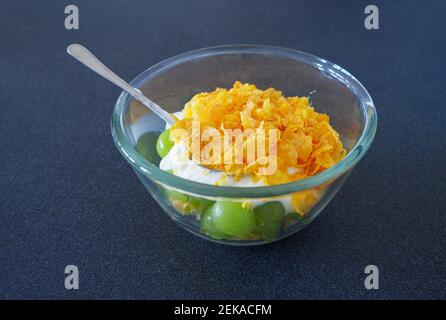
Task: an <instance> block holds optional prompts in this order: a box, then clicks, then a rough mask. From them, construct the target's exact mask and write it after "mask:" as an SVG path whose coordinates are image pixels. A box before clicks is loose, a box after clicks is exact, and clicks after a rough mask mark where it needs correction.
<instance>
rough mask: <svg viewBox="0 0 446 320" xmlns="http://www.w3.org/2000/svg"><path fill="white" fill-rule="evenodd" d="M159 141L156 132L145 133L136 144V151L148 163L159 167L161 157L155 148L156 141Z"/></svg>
mask: <svg viewBox="0 0 446 320" xmlns="http://www.w3.org/2000/svg"><path fill="white" fill-rule="evenodd" d="M157 139H158V134H157V133H155V132H147V133H144V134H143V135H142V136H141V137H139V139H138V141H137V142H136V147H135V148H136V151H137V152H138V153H139V154H140V155H141V156H142V157H143V158H144V159H146V160H147V161H149V162H151V163H153V164H155V165H158V164H159V162H160V160H161V159H160V157H159V156H158V154H157V153H156V152H155V150H154V146H155V145H156V141H157Z"/></svg>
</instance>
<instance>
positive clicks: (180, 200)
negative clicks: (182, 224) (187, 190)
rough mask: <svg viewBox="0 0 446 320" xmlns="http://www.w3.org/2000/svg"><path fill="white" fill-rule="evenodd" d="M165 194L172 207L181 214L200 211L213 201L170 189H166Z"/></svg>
mask: <svg viewBox="0 0 446 320" xmlns="http://www.w3.org/2000/svg"><path fill="white" fill-rule="evenodd" d="M166 194H167V197H168V199H169V201H170V202H171V203H172V205H173V207H174V208H175V209H176V210H178V211H179V212H181V213H183V214H193V213H201V212H203V211H204V209H206V208H207V207H208V206H210V205H211V204H213V203H214V201H211V200H208V199H203V198H196V197H192V196H189V195H187V194H184V193H181V192H179V191H176V190H172V189H170V190H169V189H166Z"/></svg>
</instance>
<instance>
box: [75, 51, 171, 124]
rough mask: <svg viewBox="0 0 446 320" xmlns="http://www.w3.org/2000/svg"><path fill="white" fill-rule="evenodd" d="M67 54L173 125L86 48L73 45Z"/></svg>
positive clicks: (168, 118)
mask: <svg viewBox="0 0 446 320" xmlns="http://www.w3.org/2000/svg"><path fill="white" fill-rule="evenodd" d="M67 52H68V54H69V55H71V56H72V57H74V58H75V59H77V60H79V61H80V62H82V63H83V64H84V65H86V66H87V67H88V68H90V69H91V70H93V71H94V72H96V73H97V74H99V75H101V76H103V77H104V78H105V79H107V80H109V81H111V82H113V83H114V84H115V85H117V86H118V87H120V88H121V89H123V90H124V91H127V92H128V93H129V94H130V95H131V96H132V97H133V98H135V99H136V100H138V101H139V102H141V103H142V104H143V105H145V106H146V107H147V108H149V109H150V110H152V111H153V112H154V113H155V114H156V115H158V116H159V117H160V118H161V119H163V120H164V121H165V122H167V123H168V124H170V125H172V124H174V123H175V119H174V118H173V117H172V116H171V115H170V113H168V112H167V111H165V110H164V109H163V108H161V107H160V106H159V105H157V104H156V103H155V102H153V101H152V100H150V99H149V98H147V97H146V96H145V95H144V94H143V93H142V92H141V91H140V90H139V89H137V88H135V87H132V86H131V85H130V84H128V83H127V82H125V81H124V80H123V79H122V78H120V77H119V76H117V75H116V74H115V73H114V72H113V71H111V70H110V69H109V68H108V67H107V66H106V65H104V64H103V63H102V62H101V61H99V59H98V58H96V57H95V56H94V55H93V54H92V53H91V52H90V51H88V49H87V48H85V47H84V46H81V45H80V44H77V43H73V44H70V45H69V46H68V47H67Z"/></svg>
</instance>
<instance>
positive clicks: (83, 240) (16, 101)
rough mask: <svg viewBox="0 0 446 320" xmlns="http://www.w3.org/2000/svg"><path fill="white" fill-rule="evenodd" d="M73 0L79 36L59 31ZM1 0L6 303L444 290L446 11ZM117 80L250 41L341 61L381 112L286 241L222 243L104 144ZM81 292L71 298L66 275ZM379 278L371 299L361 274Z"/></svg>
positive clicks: (0, 247) (1, 287)
mask: <svg viewBox="0 0 446 320" xmlns="http://www.w3.org/2000/svg"><path fill="white" fill-rule="evenodd" d="M71 3H74V4H77V5H78V7H79V10H80V29H79V30H73V31H68V30H65V29H64V19H65V14H64V8H65V6H66V5H68V4H71ZM368 3H369V1H328V0H327V1H315V0H311V1H266V0H261V1H254V0H249V1H238V0H237V1H235V0H227V1H198V0H196V1H195V0H194V1H143V0H138V1H137V0H133V1H118V0H113V1H111V0H110V1H99V0H96V1H86V0H85V1H80V0H79V1H55V0H54V1H48V0H47V1H32V2H30V1H23V0H21V1H16V0H14V1H13V0H7V1H1V2H0V105H1V107H0V137H1V144H0V146H1V152H0V215H1V216H0V218H1V221H0V298H68V299H70V298H149V299H165V298H187V299H189V298H210V299H214V298H222V299H226V298H366V299H369V298H446V268H445V258H446V232H445V230H446V214H445V213H446V212H445V205H446V201H445V196H446V194H445V181H446V174H445V165H446V160H445V159H446V152H445V148H446V143H445V137H444V132H445V131H444V130H445V128H444V125H445V120H446V116H445V93H446V89H445V88H446V84H445V81H444V77H445V72H446V70H445V58H446V56H445V52H446V28H445V21H446V19H445V18H446V2H445V1H373V3H374V4H377V5H378V7H379V9H380V30H378V31H367V30H366V29H365V28H364V18H365V15H364V8H365V6H366V5H367V4H368ZM73 42H78V43H82V44H84V45H86V46H87V47H89V48H91V50H92V51H94V52H95V53H96V54H97V55H98V56H99V57H101V58H102V59H103V60H104V61H105V62H106V63H107V64H108V65H110V66H111V67H112V68H113V69H115V70H116V71H117V73H118V74H120V75H122V76H123V77H124V78H125V79H129V80H130V79H132V78H133V77H135V76H136V75H137V74H139V73H140V72H141V71H143V70H144V69H146V68H147V67H149V66H151V65H153V64H155V63H156V62H159V61H161V60H163V59H166V58H168V57H171V56H173V55H176V54H178V53H181V52H185V51H189V50H192V49H196V48H201V47H207V46H213V45H220V44H232V43H255V44H269V45H276V46H283V47H289V48H294V49H299V50H303V51H307V52H310V53H313V54H316V55H318V56H321V57H324V58H326V59H328V60H331V61H334V62H336V63H338V64H340V65H341V66H343V67H345V68H346V69H347V70H349V71H350V72H352V73H353V74H354V75H355V76H357V77H358V79H360V81H361V82H362V83H363V84H364V85H365V87H366V88H367V89H368V90H369V92H370V93H371V95H372V96H373V98H374V101H375V103H376V106H377V109H378V114H379V126H378V133H377V136H376V139H375V142H374V144H373V146H372V148H371V149H370V150H369V153H368V154H367V155H366V157H365V158H364V159H363V160H362V161H361V163H360V164H359V165H358V166H357V167H356V169H355V171H354V172H353V174H352V175H351V177H350V178H349V180H348V181H347V182H346V184H345V186H344V187H343V189H341V191H340V192H339V194H338V195H337V196H336V197H335V199H334V200H333V201H332V202H331V203H330V205H329V206H328V207H327V208H326V209H325V211H324V212H323V213H322V214H321V216H320V217H319V218H318V219H317V220H316V221H315V222H314V223H313V224H311V225H310V226H309V227H308V228H306V229H305V230H303V231H302V232H300V233H298V234H297V235H295V236H292V237H290V238H288V239H286V240H283V241H280V242H278V243H274V244H271V245H265V246H260V247H251V248H233V247H225V246H220V245H216V244H213V243H210V242H207V241H204V240H201V239H199V238H197V237H195V236H193V235H191V234H189V233H187V232H186V231H183V230H182V229H180V227H178V226H177V225H175V224H174V223H173V222H172V221H171V220H170V219H169V218H168V216H167V215H166V214H164V213H163V212H162V211H161V209H160V208H159V206H158V205H157V204H156V203H155V201H154V200H153V199H152V198H151V197H150V196H149V195H148V194H147V193H146V191H145V190H144V189H143V186H142V185H141V184H140V182H139V181H138V180H137V178H136V176H135V175H134V174H133V172H132V171H131V169H130V167H129V166H128V165H127V163H126V162H125V160H124V159H123V158H122V157H121V156H120V154H119V153H118V151H117V150H116V148H115V146H114V143H113V141H112V138H111V135H110V114H111V110H112V107H113V104H114V102H115V100H116V98H117V97H118V95H119V94H120V90H119V89H117V88H116V87H114V86H113V85H111V84H109V83H108V82H106V81H105V80H103V79H101V78H99V77H98V76H97V75H95V74H93V73H92V72H90V71H88V70H86V69H85V68H84V67H82V66H81V65H80V64H79V63H78V62H76V61H74V60H73V59H72V58H71V57H69V56H68V55H67V54H66V52H65V48H66V46H67V45H68V44H70V43H73ZM69 264H74V265H77V266H78V267H79V271H80V289H79V290H72V291H68V290H66V289H65V288H64V277H65V275H64V268H65V266H66V265H69ZM369 264H374V265H377V266H378V267H379V270H380V289H379V290H376V291H368V290H365V288H364V285H363V281H364V277H365V275H364V268H365V266H367V265H369Z"/></svg>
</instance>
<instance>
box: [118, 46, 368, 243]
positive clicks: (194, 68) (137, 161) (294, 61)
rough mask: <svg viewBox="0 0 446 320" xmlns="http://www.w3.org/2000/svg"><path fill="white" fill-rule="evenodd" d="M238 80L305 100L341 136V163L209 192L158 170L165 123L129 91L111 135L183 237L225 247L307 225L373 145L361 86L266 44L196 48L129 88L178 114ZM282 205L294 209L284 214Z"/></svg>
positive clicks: (334, 69) (329, 66)
mask: <svg viewBox="0 0 446 320" xmlns="http://www.w3.org/2000/svg"><path fill="white" fill-rule="evenodd" d="M236 81H240V82H242V83H250V84H255V85H256V86H257V87H258V88H261V89H267V88H275V89H277V90H280V91H281V92H282V93H283V95H284V96H287V97H294V96H299V97H309V101H310V102H311V105H312V106H314V108H315V109H316V111H317V112H320V113H322V114H327V115H328V116H329V120H330V125H331V126H332V127H333V129H334V130H335V131H336V132H337V133H338V134H339V139H340V141H342V145H343V147H344V148H345V151H346V152H345V154H344V155H343V156H342V159H340V160H339V161H338V162H336V163H335V164H333V165H332V166H330V167H328V168H326V169H324V170H320V171H318V172H317V173H316V174H314V175H311V176H308V177H306V178H304V179H299V180H296V181H291V182H286V183H280V184H271V185H250V184H248V185H243V186H240V185H237V184H232V185H225V184H223V185H216V184H209V183H204V182H203V181H201V180H200V179H195V178H193V175H191V176H190V178H187V175H185V174H172V171H169V170H162V169H160V161H161V157H160V156H166V155H167V153H168V150H169V149H170V148H171V147H172V146H171V145H170V143H171V142H170V141H169V139H167V138H168V137H167V138H166V134H165V133H164V134H163V135H162V136H161V137H159V136H160V134H161V133H162V132H165V129H166V128H165V123H164V122H163V121H162V120H161V119H159V118H158V117H157V116H156V115H155V114H153V113H152V112H150V111H149V110H148V109H146V108H145V107H144V106H142V105H141V104H140V103H139V102H137V101H136V100H134V99H133V98H132V97H131V96H130V95H129V94H127V93H126V92H123V93H122V94H121V96H120V97H119V98H118V101H117V103H116V106H115V108H114V111H113V115H112V135H113V139H114V141H115V144H116V146H117V148H118V150H119V151H120V152H121V154H122V156H123V157H124V158H125V159H126V160H127V161H128V163H129V164H130V165H131V167H132V168H133V169H134V171H135V173H136V175H137V176H138V178H139V179H140V181H141V182H142V183H143V185H144V187H145V188H146V189H147V191H148V192H149V193H150V195H151V196H152V197H153V198H154V199H155V200H156V201H157V202H158V203H159V205H160V206H161V208H162V209H163V210H164V211H165V212H166V213H167V214H168V215H169V216H170V217H171V218H172V220H173V221H175V222H176V223H178V224H179V225H181V226H182V227H183V228H184V229H186V230H188V231H190V232H191V233H193V234H195V235H197V236H200V237H202V238H204V239H207V240H210V241H214V242H218V243H222V244H228V245H258V244H264V243H270V242H273V241H277V240H280V239H283V238H285V237H287V236H290V235H292V234H294V233H296V232H297V231H299V230H301V229H302V228H304V227H305V226H306V225H308V224H309V223H311V222H312V221H313V220H314V219H315V218H316V217H317V216H318V215H319V214H320V212H321V211H322V210H323V209H324V208H325V207H326V206H327V204H328V203H329V202H330V201H331V199H332V198H333V197H334V196H335V195H336V193H337V192H338V191H339V189H340V188H341V186H342V185H343V183H344V182H345V180H346V178H347V177H348V175H349V174H350V173H351V171H352V170H353V168H354V166H355V165H356V164H357V163H358V161H359V160H360V159H361V158H362V157H363V156H364V155H365V153H366V152H367V150H368V149H369V147H370V145H371V143H372V141H373V138H374V136H375V132H376V127H377V115H376V110H375V106H374V104H373V101H372V99H371V97H370V95H369V93H368V92H367V91H366V89H365V88H364V87H363V86H362V85H361V83H360V82H359V81H358V80H356V79H355V78H354V77H353V76H352V75H351V74H350V73H348V72H347V71H345V70H344V69H343V68H341V67H339V66H338V65H336V64H333V63H331V62H329V61H327V60H325V59H322V58H318V57H316V56H313V55H310V54H307V53H304V52H300V51H295V50H290V49H285V48H277V47H268V46H253V45H235V46H221V47H213V48H205V49H200V50H195V51H192V52H188V53H185V54H181V55H178V56H175V57H173V58H170V59H167V60H165V61H163V62H160V63H158V64H156V65H154V66H152V67H150V68H149V69H147V70H146V71H144V72H143V73H142V74H140V75H139V76H137V77H136V78H135V79H134V80H133V81H132V82H131V84H132V85H133V86H135V87H137V88H139V89H140V90H141V91H142V92H143V93H144V94H145V95H146V96H148V97H150V98H151V99H152V100H153V101H155V102H156V103H157V104H159V105H160V106H163V108H165V109H166V110H167V111H169V112H170V113H175V112H178V111H180V110H182V109H183V107H184V105H185V104H186V103H187V102H188V101H189V100H190V99H191V98H192V97H193V96H194V95H196V94H197V93H200V92H212V91H213V90H215V89H216V88H231V87H232V86H233V84H234V83H235V82H236ZM166 148H167V149H166ZM157 151H158V152H157ZM163 160H164V158H163ZM161 167H163V166H162V165H161ZM177 173H178V172H177ZM189 173H190V172H189ZM287 199H293V201H294V202H293V203H294V206H292V207H290V206H287V201H288V200H287ZM293 208H294V209H293ZM148 214H156V212H155V211H154V212H149V213H148Z"/></svg>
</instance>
